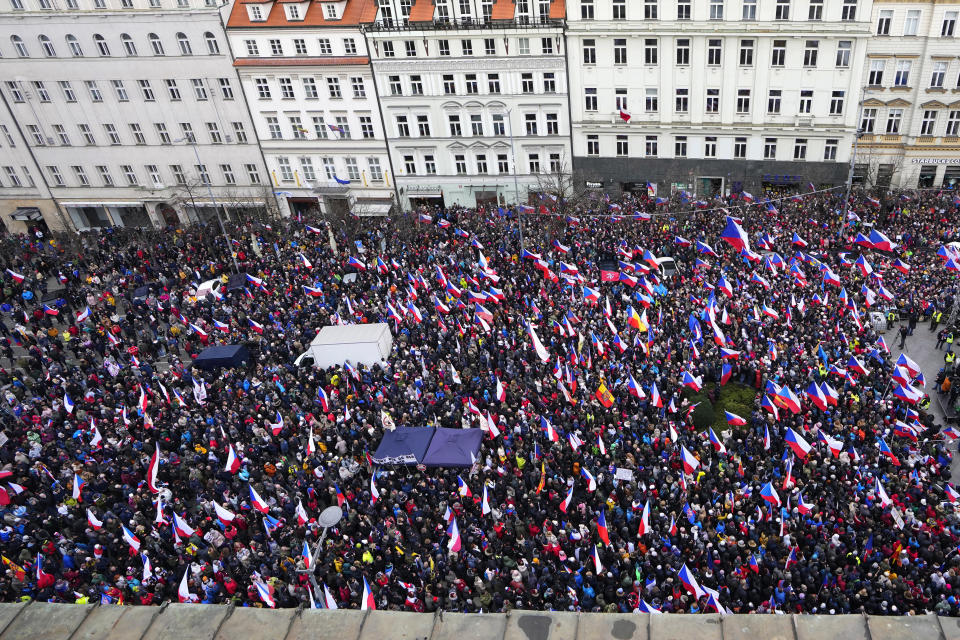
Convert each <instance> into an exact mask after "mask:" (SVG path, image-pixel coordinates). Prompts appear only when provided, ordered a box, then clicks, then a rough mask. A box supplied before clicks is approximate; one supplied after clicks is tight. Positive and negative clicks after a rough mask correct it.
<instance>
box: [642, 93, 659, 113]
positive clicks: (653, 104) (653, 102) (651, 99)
mask: <svg viewBox="0 0 960 640" xmlns="http://www.w3.org/2000/svg"><path fill="white" fill-rule="evenodd" d="M644 110H645V111H647V112H649V113H655V112H657V111H659V110H660V99H659V96H658V94H657V89H654V88H651V89H647V90H646V93H645V95H644Z"/></svg>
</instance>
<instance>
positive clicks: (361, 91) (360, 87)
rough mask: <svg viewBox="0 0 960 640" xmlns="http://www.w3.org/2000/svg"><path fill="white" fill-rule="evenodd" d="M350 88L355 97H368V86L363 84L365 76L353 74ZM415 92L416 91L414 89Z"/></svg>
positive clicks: (421, 91)
mask: <svg viewBox="0 0 960 640" xmlns="http://www.w3.org/2000/svg"><path fill="white" fill-rule="evenodd" d="M415 77H418V78H419V76H415ZM350 88H351V89H353V97H354V98H357V99H361V98H366V97H367V88H366V86H365V85H364V84H363V78H362V77H360V76H353V77H351V78H350ZM414 93H416V91H414ZM420 93H423V89H422V88H421V90H420Z"/></svg>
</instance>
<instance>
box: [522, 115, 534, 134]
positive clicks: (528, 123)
mask: <svg viewBox="0 0 960 640" xmlns="http://www.w3.org/2000/svg"><path fill="white" fill-rule="evenodd" d="M523 122H524V127H525V128H526V131H527V135H528V136H535V135H537V114H535V113H525V114H523Z"/></svg>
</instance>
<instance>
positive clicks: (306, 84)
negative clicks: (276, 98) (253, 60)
mask: <svg viewBox="0 0 960 640" xmlns="http://www.w3.org/2000/svg"><path fill="white" fill-rule="evenodd" d="M257 89H258V90H259V86H258V87H257ZM267 92H268V94H269V87H268V88H267ZM303 93H304V97H305V98H306V99H307V100H316V99H317V98H318V97H319V94H318V93H317V81H316V80H314V79H313V78H303ZM261 97H262V96H261ZM267 97H269V95H268V96H267Z"/></svg>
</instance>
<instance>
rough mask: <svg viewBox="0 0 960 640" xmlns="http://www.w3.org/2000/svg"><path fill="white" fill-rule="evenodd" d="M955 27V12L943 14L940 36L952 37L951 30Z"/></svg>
mask: <svg viewBox="0 0 960 640" xmlns="http://www.w3.org/2000/svg"><path fill="white" fill-rule="evenodd" d="M956 26H957V12H956V11H947V12H945V13H944V14H943V25H942V26H941V27H940V35H941V36H943V37H944V38H948V37H950V36H952V35H953V30H954V29H955V28H956Z"/></svg>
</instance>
